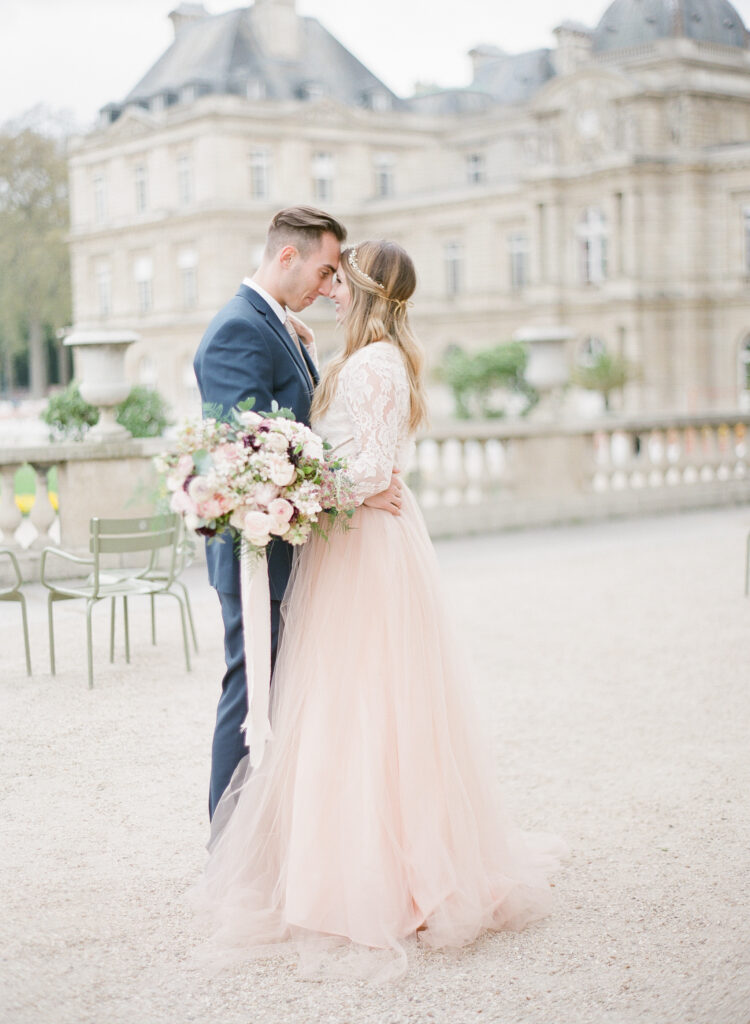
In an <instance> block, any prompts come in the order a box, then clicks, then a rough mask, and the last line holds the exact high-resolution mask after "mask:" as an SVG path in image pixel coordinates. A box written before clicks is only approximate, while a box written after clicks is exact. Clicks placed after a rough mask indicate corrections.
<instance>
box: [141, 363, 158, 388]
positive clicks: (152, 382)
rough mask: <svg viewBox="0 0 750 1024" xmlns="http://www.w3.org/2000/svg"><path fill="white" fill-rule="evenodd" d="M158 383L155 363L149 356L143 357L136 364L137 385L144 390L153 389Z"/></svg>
mask: <svg viewBox="0 0 750 1024" xmlns="http://www.w3.org/2000/svg"><path fill="white" fill-rule="evenodd" d="M158 382H159V375H158V373H157V371H156V363H155V362H154V361H153V359H152V358H151V356H143V357H142V358H141V361H140V362H139V364H138V383H139V384H141V385H142V386H143V387H144V388H152V389H153V388H155V387H156V385H157V384H158Z"/></svg>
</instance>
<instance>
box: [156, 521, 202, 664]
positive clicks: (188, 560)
mask: <svg viewBox="0 0 750 1024" xmlns="http://www.w3.org/2000/svg"><path fill="white" fill-rule="evenodd" d="M179 527H180V535H179V537H178V539H177V555H176V558H175V569H174V580H173V581H172V585H173V586H174V587H177V588H179V590H180V592H181V594H182V599H183V601H184V602H185V610H186V611H187V618H188V625H189V626H190V635H191V636H192V638H193V647H194V648H195V653H196V654H197V653H198V637H197V634H196V632H195V622H194V621H193V610H192V608H191V607H190V595H189V593H188V589H187V587H186V586H185V584H184V583H183V582H182V580H181V579H180V578H179V577H180V576H181V575H182V573H183V572H184V571H185V569H187V567H188V566H189V565H191V564H192V562H193V559H194V558H195V540H194V539H193V537H192V536H191V535H190V534H189V533H188V532H187V531H186V530H185V524H184V523H183V521H182V519H180V524H179ZM167 569H168V566H167V565H166V564H165V560H163V559H161V558H159V559H157V563H156V566H155V567H154V569H152V570H151V571H150V572H149V573H148V574H147V576H146V578H147V579H149V580H163V579H164V578H165V575H166V572H167ZM156 597H157V594H156V593H154V594H152V595H151V643H152V644H156V608H155V605H156Z"/></svg>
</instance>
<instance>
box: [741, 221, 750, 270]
mask: <svg viewBox="0 0 750 1024" xmlns="http://www.w3.org/2000/svg"><path fill="white" fill-rule="evenodd" d="M742 220H743V237H744V253H743V255H744V258H745V273H746V274H750V206H746V207H745V209H744V210H743V211H742Z"/></svg>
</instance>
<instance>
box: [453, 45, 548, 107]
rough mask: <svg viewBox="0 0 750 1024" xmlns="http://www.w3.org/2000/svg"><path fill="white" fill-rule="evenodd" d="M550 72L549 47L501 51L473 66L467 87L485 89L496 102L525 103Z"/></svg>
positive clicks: (539, 87) (483, 90)
mask: <svg viewBox="0 0 750 1024" xmlns="http://www.w3.org/2000/svg"><path fill="white" fill-rule="evenodd" d="M554 74H555V69H554V66H553V64H552V54H551V51H550V50H528V51H527V52H526V53H513V54H503V55H502V56H500V57H497V58H496V59H495V60H488V61H485V62H484V63H483V64H482V65H481V66H480V67H479V68H478V69H477V72H476V74H475V75H474V81H473V82H472V84H471V88H472V89H475V90H480V91H481V92H486V93H488V94H489V95H490V96H492V98H493V99H494V100H495V101H496V102H497V103H503V104H514V103H525V102H527V101H528V100H529V99H531V97H532V96H533V95H534V93H535V92H537V91H538V90H539V89H541V87H542V86H543V85H544V83H545V82H548V81H549V79H550V78H553V77H554Z"/></svg>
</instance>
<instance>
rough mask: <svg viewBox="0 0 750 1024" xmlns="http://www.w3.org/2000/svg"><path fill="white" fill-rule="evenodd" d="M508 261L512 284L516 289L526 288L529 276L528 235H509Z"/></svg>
mask: <svg viewBox="0 0 750 1024" xmlns="http://www.w3.org/2000/svg"><path fill="white" fill-rule="evenodd" d="M508 262H509V266H510V286H511V288H513V290H514V291H518V290H520V289H521V288H525V287H526V285H527V284H528V276H529V239H528V237H527V236H526V235H524V234H521V233H520V232H519V233H515V234H512V235H508Z"/></svg>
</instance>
